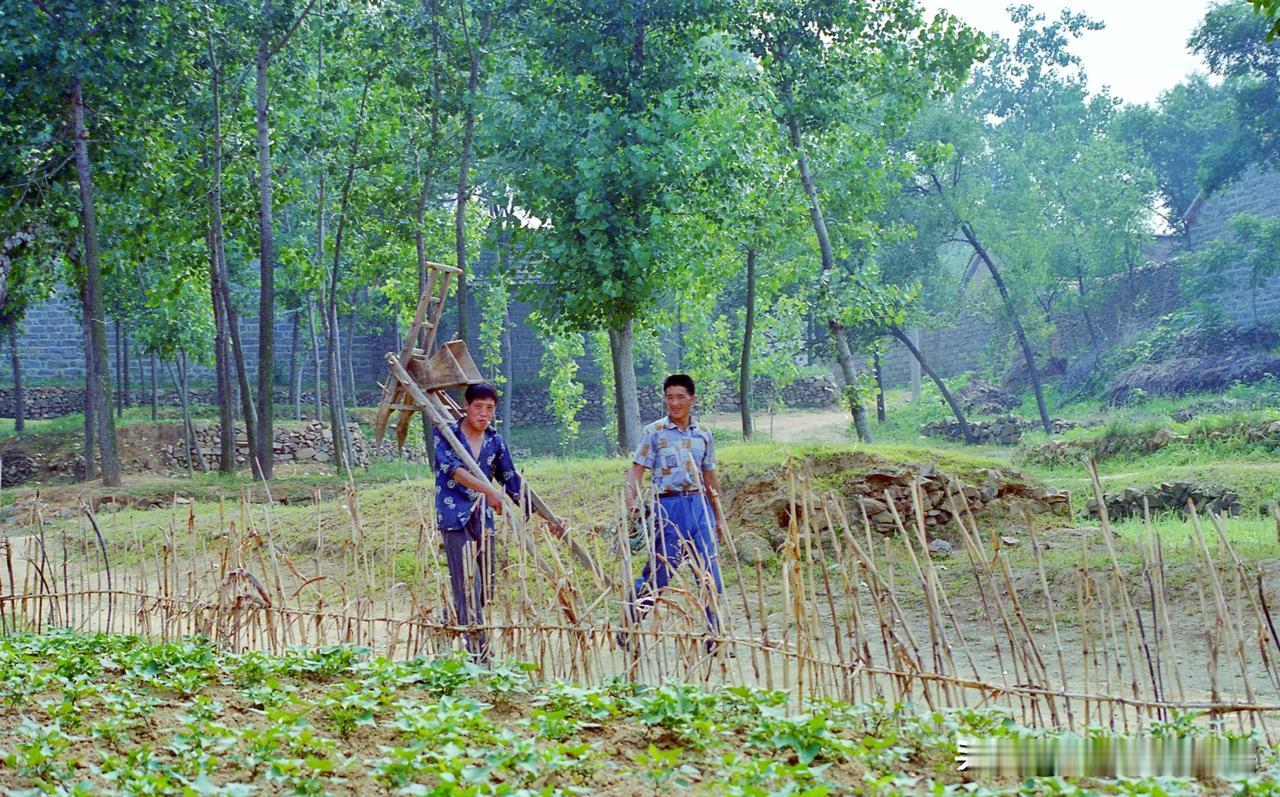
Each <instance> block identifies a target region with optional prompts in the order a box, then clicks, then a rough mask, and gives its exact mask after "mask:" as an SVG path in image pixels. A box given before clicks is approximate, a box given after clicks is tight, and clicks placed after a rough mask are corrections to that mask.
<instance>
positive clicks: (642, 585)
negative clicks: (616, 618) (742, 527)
mask: <svg viewBox="0 0 1280 797" xmlns="http://www.w3.org/2000/svg"><path fill="white" fill-rule="evenodd" d="M657 510H658V511H657V513H656V517H655V519H654V520H655V524H656V525H655V528H654V536H653V552H652V558H650V559H649V561H648V562H646V563H645V566H644V574H643V575H641V576H640V578H638V579H636V583H635V591H634V593H633V596H634V597H633V599H632V602H631V603H630V605H629V606H628V607H627V613H628V616H629V617H630V618H631V621H632V622H633V623H635V622H639V620H640V616H641V615H643V614H645V613H647V612H648V611H649V610H650V609H651V608H653V604H654V601H655V600H657V596H658V593H659V592H661V591H662V590H663V589H665V588H666V586H667V585H668V584H670V583H671V577H672V574H673V573H675V571H676V569H677V568H679V567H680V565H681V564H683V563H684V561H685V559H686V558H688V559H689V562H690V565H691V566H692V567H693V570H694V574H695V577H696V578H697V579H698V582H699V584H698V599H699V600H700V601H701V602H702V606H703V610H704V611H705V612H706V615H707V628H708V629H709V630H711V631H712V632H718V631H719V630H720V620H719V618H718V617H717V616H716V611H715V605H714V603H713V602H712V596H711V591H710V587H711V585H712V584H714V585H715V591H716V594H717V595H719V594H720V593H722V592H723V591H724V585H723V583H722V582H721V580H720V554H719V551H718V550H717V549H716V542H715V536H714V535H715V516H714V515H713V514H712V513H711V507H710V506H708V505H707V500H706V499H705V498H704V497H702V496H701V495H672V496H663V497H660V498H659V499H658V506H657Z"/></svg>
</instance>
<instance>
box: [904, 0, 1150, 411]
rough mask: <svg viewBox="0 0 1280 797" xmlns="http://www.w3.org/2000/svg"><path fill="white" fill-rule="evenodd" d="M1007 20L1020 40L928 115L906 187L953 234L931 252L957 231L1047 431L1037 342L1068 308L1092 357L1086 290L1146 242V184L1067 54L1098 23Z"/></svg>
mask: <svg viewBox="0 0 1280 797" xmlns="http://www.w3.org/2000/svg"><path fill="white" fill-rule="evenodd" d="M1012 13H1013V19H1014V21H1015V22H1016V23H1018V24H1019V25H1020V26H1021V32H1020V33H1019V35H1018V36H1017V38H1016V39H1014V40H1011V41H1008V42H1001V43H999V45H998V46H997V48H996V51H995V55H994V57H993V58H992V59H991V61H990V63H989V64H987V65H986V66H984V67H983V68H982V69H981V70H980V71H979V72H978V74H977V75H976V76H975V79H974V81H973V83H972V84H971V85H970V86H969V87H968V88H967V90H966V91H965V92H964V93H963V94H962V95H960V96H958V97H956V98H950V99H946V100H943V101H941V102H939V103H936V104H934V106H933V107H931V108H930V109H929V111H928V112H926V113H925V114H924V115H923V116H922V118H921V119H920V120H919V122H918V123H917V125H916V126H915V128H914V130H913V133H912V135H913V137H914V144H913V145H912V146H913V148H914V151H915V152H916V153H917V156H918V159H919V169H918V175H919V178H918V180H917V182H916V184H915V188H916V194H917V195H918V196H920V197H922V198H923V199H924V201H926V202H928V203H934V204H935V206H936V207H937V208H939V209H941V210H942V211H943V212H944V216H943V218H944V220H945V221H944V226H943V227H942V229H944V230H945V229H947V228H948V227H949V229H950V232H949V233H948V234H947V236H946V238H943V239H942V240H938V243H942V242H943V241H945V240H949V239H950V238H951V237H952V236H956V233H958V236H956V237H959V238H960V240H961V241H963V242H964V243H965V244H966V245H967V246H968V248H969V249H970V251H971V254H972V263H973V264H974V265H975V266H977V267H978V268H979V269H981V270H985V271H986V273H987V275H988V276H989V277H990V279H991V284H992V285H993V286H994V288H995V297H994V305H993V307H992V308H991V312H992V314H993V317H994V319H995V320H996V321H997V322H999V323H1002V324H1006V325H1007V326H1008V328H1010V329H1011V331H1012V335H1013V339H1014V341H1015V343H1016V346H1017V348H1018V349H1019V350H1020V351H1021V354H1022V358H1023V360H1024V361H1025V363H1026V367H1027V373H1028V375H1029V377H1030V381H1031V385H1032V389H1033V392H1034V393H1035V396H1036V404H1037V408H1038V409H1039V413H1040V421H1041V425H1042V426H1043V428H1044V429H1045V431H1046V432H1047V433H1051V431H1052V423H1051V421H1050V419H1049V413H1048V407H1047V405H1046V403H1045V400H1044V391H1043V387H1042V384H1041V379H1040V375H1039V369H1038V367H1037V363H1036V356H1035V349H1036V344H1037V342H1039V341H1042V340H1043V339H1044V338H1046V337H1047V336H1048V334H1049V331H1050V329H1051V325H1052V319H1053V316H1054V313H1055V312H1058V311H1060V310H1062V309H1064V308H1075V309H1077V310H1079V311H1080V312H1082V314H1083V315H1084V318H1085V321H1086V325H1087V327H1088V329H1089V332H1090V334H1091V335H1092V336H1093V338H1094V349H1095V351H1100V350H1101V347H1102V341H1101V340H1100V337H1099V333H1098V331H1097V329H1096V328H1095V325H1094V323H1093V320H1092V317H1091V315H1090V311H1091V307H1092V303H1093V302H1095V301H1099V300H1100V297H1099V296H1095V295H1094V294H1092V293H1090V289H1091V286H1093V285H1094V284H1095V283H1096V281H1097V279H1098V278H1099V277H1102V276H1107V275H1109V274H1111V273H1114V272H1115V271H1117V270H1119V269H1122V268H1124V267H1125V263H1126V258H1127V256H1128V255H1130V254H1131V253H1132V252H1135V251H1137V250H1138V248H1139V247H1140V246H1141V243H1142V242H1143V241H1144V240H1146V238H1147V236H1148V235H1149V231H1148V230H1147V228H1146V217H1147V209H1148V208H1149V207H1150V205H1151V197H1152V195H1153V193H1154V185H1153V183H1152V182H1151V181H1150V177H1149V175H1148V174H1147V173H1146V172H1145V170H1144V169H1142V167H1141V159H1135V158H1134V157H1133V156H1132V154H1131V153H1130V151H1129V150H1128V149H1127V148H1126V147H1125V146H1123V145H1122V144H1121V143H1120V142H1117V141H1116V140H1115V139H1114V138H1113V137H1112V136H1111V135H1110V129H1111V124H1112V119H1113V117H1114V113H1115V103H1114V101H1113V100H1111V99H1110V98H1109V97H1108V96H1107V95H1105V94H1102V95H1098V96H1095V97H1089V96H1088V94H1087V91H1086V84H1085V78H1084V75H1083V73H1082V71H1081V70H1080V68H1079V66H1080V65H1079V62H1078V59H1076V58H1075V57H1074V56H1072V55H1071V54H1070V53H1069V52H1068V50H1067V44H1068V42H1069V41H1070V40H1071V39H1072V38H1074V37H1075V36H1078V35H1079V34H1081V33H1082V32H1084V31H1086V30H1091V29H1094V28H1096V27H1097V23H1095V22H1093V21H1091V20H1089V19H1088V18H1086V17H1083V16H1081V15H1076V14H1071V13H1069V12H1064V14H1063V15H1062V17H1061V18H1060V19H1059V20H1057V21H1054V22H1051V23H1046V21H1045V18H1044V17H1043V16H1042V15H1036V14H1033V13H1032V12H1031V10H1030V8H1027V7H1023V8H1015V9H1013V11H1012ZM935 240H937V239H935ZM973 271H974V270H971V272H970V273H971V274H972V273H973ZM1032 322H1034V323H1035V326H1032V325H1031V324H1032Z"/></svg>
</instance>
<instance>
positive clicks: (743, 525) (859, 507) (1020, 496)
mask: <svg viewBox="0 0 1280 797" xmlns="http://www.w3.org/2000/svg"><path fill="white" fill-rule="evenodd" d="M806 479H811V480H812V487H813V488H815V489H814V490H812V492H811V491H809V490H806V489H804V485H803V481H804V480H806ZM810 492H811V494H812V495H815V496H819V498H814V499H812V500H809V501H806V500H805V499H803V498H799V497H798V496H801V495H805V494H806V493H810ZM917 497H918V500H919V502H920V508H921V513H922V515H923V517H924V524H925V528H926V530H927V531H928V532H929V534H930V536H940V537H946V536H948V534H949V531H951V530H953V527H952V524H953V521H954V518H955V513H956V512H960V513H964V512H969V513H972V514H973V515H974V517H975V518H976V519H991V518H993V517H1001V518H1004V519H1006V520H1009V519H1012V520H1013V521H1014V522H1018V523H1020V522H1022V517H1023V512H1024V511H1025V512H1027V513H1029V514H1030V515H1032V516H1036V517H1039V518H1042V519H1044V520H1045V521H1046V522H1047V523H1048V524H1050V525H1059V524H1061V523H1065V522H1067V521H1069V519H1070V514H1071V502H1070V495H1069V494H1067V493H1065V492H1061V491H1057V490H1051V489H1047V488H1044V487H1041V486H1038V485H1036V484H1034V483H1032V482H1031V481H1029V480H1028V479H1026V478H1025V477H1023V476H1022V475H1020V474H1018V473H1016V472H1012V471H1002V470H996V469H982V470H974V471H971V472H964V473H959V472H947V471H943V470H939V469H938V468H937V467H935V466H933V465H929V464H911V463H902V462H894V461H891V460H888V459H885V458H882V457H877V456H874V455H870V454H865V453H861V452H842V453H836V454H830V455H824V456H808V457H805V458H803V459H802V460H799V461H796V462H795V463H794V464H793V466H792V467H789V468H788V467H784V468H780V469H771V470H769V471H767V472H764V473H759V474H754V475H751V476H749V477H747V478H746V479H744V480H743V481H742V482H741V484H739V485H737V487H736V489H734V490H731V491H730V495H729V500H728V502H727V504H726V509H725V511H726V514H727V515H728V517H729V521H730V522H731V523H732V524H734V527H735V528H736V529H739V530H741V531H743V532H746V533H750V534H753V535H758V536H759V537H760V538H761V540H762V541H765V542H767V543H768V544H769V545H770V546H772V547H777V546H778V545H781V544H782V543H783V542H784V541H785V539H786V536H787V534H788V529H789V528H790V524H791V521H792V516H793V515H795V519H796V522H798V523H803V522H804V520H805V518H804V515H805V513H812V516H813V523H812V525H813V527H814V528H817V529H825V528H831V527H833V526H836V527H838V526H839V525H841V524H842V522H843V520H842V513H843V514H844V517H845V518H847V520H848V521H849V522H850V523H851V524H853V525H854V526H859V525H861V524H862V522H863V520H864V519H865V521H866V523H867V524H868V525H869V526H870V528H871V529H872V530H873V531H875V532H877V533H880V534H892V533H894V532H895V531H897V529H898V523H899V522H901V523H902V524H904V525H910V524H914V523H915V509H914V507H915V502H916V500H917ZM895 514H896V517H895Z"/></svg>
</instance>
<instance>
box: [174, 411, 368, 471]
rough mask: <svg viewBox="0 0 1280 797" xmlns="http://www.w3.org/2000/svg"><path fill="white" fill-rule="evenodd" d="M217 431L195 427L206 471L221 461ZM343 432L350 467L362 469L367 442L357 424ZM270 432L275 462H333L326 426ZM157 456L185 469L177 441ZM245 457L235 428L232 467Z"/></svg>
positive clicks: (282, 426) (206, 426) (207, 426)
mask: <svg viewBox="0 0 1280 797" xmlns="http://www.w3.org/2000/svg"><path fill="white" fill-rule="evenodd" d="M220 429H221V426H220V425H219V424H216V423H213V424H198V425H197V426H196V427H195V437H196V441H197V442H198V443H199V446H200V450H201V453H202V454H203V455H204V460H205V463H206V464H207V465H208V466H209V469H210V470H215V469H217V468H218V466H219V464H220V463H221V461H222V458H221V457H220V456H219V453H218V447H219V441H218V435H219V431H220ZM347 429H348V431H349V432H350V434H351V448H352V449H353V453H354V456H355V463H354V464H355V466H356V467H360V468H363V467H365V466H367V465H368V464H369V451H368V447H369V446H368V443H367V442H366V441H365V439H364V434H363V433H362V432H361V431H360V427H359V425H358V424H355V423H349V424H347ZM273 431H274V434H273V435H272V450H273V451H274V452H275V461H276V462H277V463H280V462H299V463H315V464H317V465H323V464H325V463H329V462H333V433H332V432H331V431H330V430H329V426H328V424H325V423H321V422H319V421H311V422H310V423H303V424H280V425H277V426H276V427H275V429H274V430H273ZM160 454H161V461H162V462H163V463H164V464H165V466H167V467H172V468H183V469H185V468H186V467H187V457H188V454H187V452H185V451H183V444H182V442H181V441H179V442H178V443H176V444H167V445H163V446H161V449H160ZM190 456H192V457H194V456H195V451H194V450H193V451H191V453H190ZM248 456H249V443H248V440H246V439H245V437H244V428H243V427H236V464H237V465H243V464H245V463H246V462H248Z"/></svg>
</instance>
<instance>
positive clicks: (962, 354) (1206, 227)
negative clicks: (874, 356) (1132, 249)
mask: <svg viewBox="0 0 1280 797" xmlns="http://www.w3.org/2000/svg"><path fill="white" fill-rule="evenodd" d="M1237 213H1253V214H1256V215H1259V216H1263V217H1277V216H1280V172H1277V171H1273V170H1268V171H1262V170H1258V169H1253V170H1250V171H1249V172H1248V173H1246V175H1245V176H1244V177H1243V178H1241V179H1240V180H1239V181H1237V182H1236V183H1234V184H1232V185H1230V186H1227V187H1226V188H1224V189H1222V190H1220V191H1219V192H1218V193H1216V194H1214V195H1212V196H1211V197H1209V198H1208V199H1207V200H1206V201H1205V203H1204V205H1203V206H1202V207H1201V208H1200V210H1199V213H1198V214H1197V217H1196V220H1195V222H1194V223H1193V224H1192V225H1191V226H1190V231H1189V233H1188V235H1187V237H1186V239H1185V240H1184V239H1181V238H1175V237H1172V236H1160V237H1157V238H1156V239H1155V241H1153V242H1152V244H1151V246H1150V247H1149V249H1148V250H1147V251H1146V253H1145V255H1146V258H1145V259H1146V262H1145V263H1144V264H1143V265H1142V266H1140V267H1139V268H1137V269H1135V270H1134V271H1133V272H1132V273H1125V274H1121V275H1118V276H1117V277H1115V278H1114V279H1113V280H1112V284H1110V285H1102V286H1096V287H1095V288H1094V290H1097V291H1103V292H1105V293H1106V294H1107V298H1105V299H1103V300H1101V301H1098V302H1096V303H1094V306H1095V308H1099V309H1095V310H1093V311H1091V313H1090V318H1089V322H1092V324H1093V326H1094V330H1095V332H1096V333H1097V335H1098V337H1099V338H1100V340H1101V342H1102V345H1103V346H1109V345H1113V344H1115V343H1116V342H1119V341H1123V340H1125V339H1126V338H1128V337H1130V336H1132V335H1133V334H1135V333H1136V332H1138V331H1141V330H1142V329H1143V328H1145V327H1147V326H1148V325H1149V324H1150V323H1151V322H1152V321H1153V320H1154V319H1156V318H1159V317H1161V316H1163V315H1167V314H1168V313H1171V312H1173V311H1174V310H1175V309H1177V308H1178V307H1179V306H1181V305H1182V304H1183V303H1184V301H1185V297H1183V296H1182V294H1181V291H1180V286H1179V280H1178V276H1179V270H1178V266H1177V264H1176V262H1175V258H1178V257H1186V256H1188V255H1191V256H1194V254H1195V253H1197V252H1199V251H1200V250H1202V249H1203V248H1204V247H1205V246H1206V245H1207V244H1208V242H1210V241H1214V240H1218V239H1219V238H1221V237H1223V236H1225V235H1229V234H1230V231H1229V226H1228V225H1229V223H1230V220H1231V218H1232V217H1233V216H1234V215H1236V214H1237ZM1218 285H1219V286H1220V290H1219V292H1218V294H1217V296H1216V297H1213V298H1215V299H1216V303H1217V305H1218V307H1219V308H1221V310H1222V312H1223V314H1224V316H1225V317H1226V319H1227V320H1228V321H1229V322H1231V323H1234V324H1240V325H1244V326H1250V325H1252V324H1253V301H1252V296H1251V292H1250V290H1249V278H1248V271H1247V269H1245V268H1244V266H1243V265H1241V266H1236V267H1234V268H1229V269H1227V270H1226V272H1225V273H1224V274H1223V278H1222V279H1221V280H1220V281H1219V282H1218ZM1257 305H1258V317H1259V321H1262V322H1265V323H1273V324H1274V323H1280V276H1276V277H1272V278H1271V279H1270V280H1269V281H1267V283H1266V284H1264V285H1260V286H1259V288H1258V291H1257ZM1054 321H1055V326H1056V328H1057V331H1058V336H1057V338H1056V339H1055V340H1054V341H1053V342H1052V343H1051V351H1052V352H1058V353H1061V352H1072V351H1080V350H1085V349H1087V348H1089V347H1091V346H1093V338H1092V336H1091V334H1090V331H1089V323H1088V322H1086V320H1085V319H1084V317H1083V316H1082V315H1080V314H1077V313H1067V314H1059V315H1056V316H1055V318H1054ZM992 334H993V330H992V328H991V327H990V326H989V325H987V324H985V323H984V322H983V321H982V320H980V319H977V318H972V317H970V318H966V319H965V320H963V321H961V322H960V323H959V324H956V325H953V326H948V327H945V328H941V329H935V330H921V332H920V350H921V352H923V354H924V355H925V357H926V359H928V361H929V364H930V365H931V366H932V367H933V368H934V369H935V370H936V371H938V373H940V374H941V375H943V376H952V375H954V374H958V373H961V372H963V371H969V370H976V369H978V368H980V365H981V361H982V358H983V356H984V355H985V354H986V350H987V348H988V346H990V345H991V343H992ZM911 359H912V358H911V354H910V353H909V352H908V351H907V349H906V347H905V346H903V345H901V344H900V343H898V342H897V341H892V342H891V343H890V345H889V350H888V352H887V354H886V355H885V356H884V357H883V358H882V368H883V372H884V377H885V383H886V384H887V385H889V386H892V387H901V386H904V385H906V384H908V383H909V381H910V378H911ZM924 378H925V379H926V380H927V377H924Z"/></svg>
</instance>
